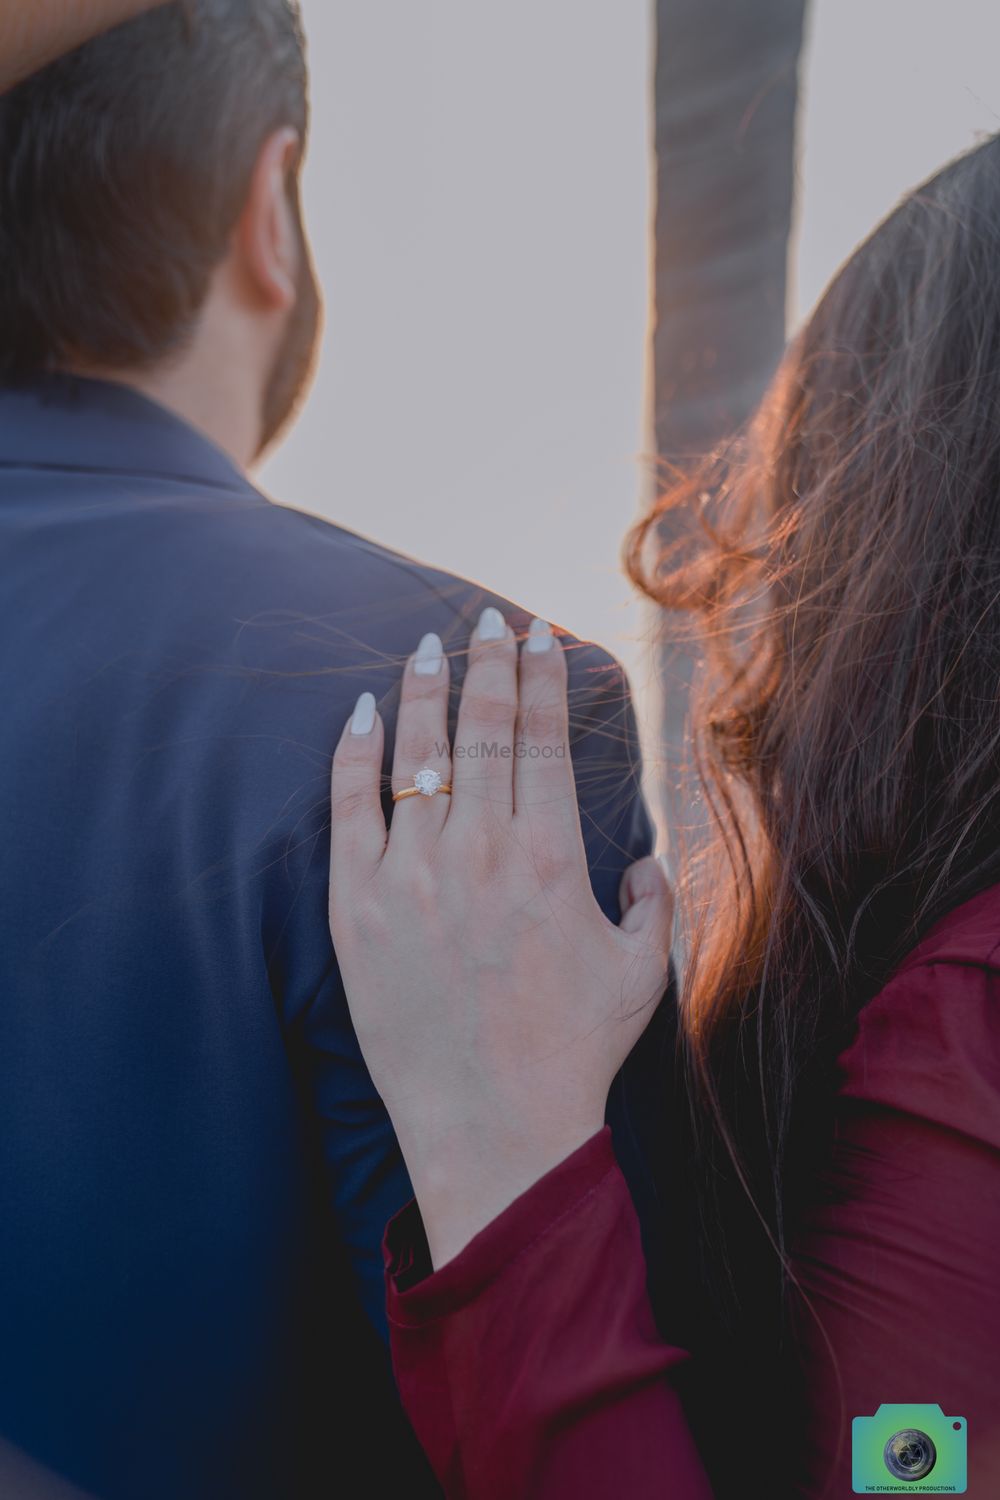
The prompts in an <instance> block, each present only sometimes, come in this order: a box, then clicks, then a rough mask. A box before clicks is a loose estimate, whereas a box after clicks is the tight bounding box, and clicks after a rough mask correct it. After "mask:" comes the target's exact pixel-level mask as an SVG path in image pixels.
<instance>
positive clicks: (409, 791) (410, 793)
mask: <svg viewBox="0 0 1000 1500" xmlns="http://www.w3.org/2000/svg"><path fill="white" fill-rule="evenodd" d="M439 792H447V794H448V796H449V797H450V796H451V787H450V786H449V785H448V783H447V782H446V781H443V782H442V783H441V785H440V786H439V787H436V788H435V789H434V791H433V792H422V791H421V790H420V788H419V787H418V786H408V787H404V788H403V790H402V791H401V792H393V794H392V800H393V802H402V800H403V798H404V797H428V796H430V797H436V796H437V795H438V793H439Z"/></svg>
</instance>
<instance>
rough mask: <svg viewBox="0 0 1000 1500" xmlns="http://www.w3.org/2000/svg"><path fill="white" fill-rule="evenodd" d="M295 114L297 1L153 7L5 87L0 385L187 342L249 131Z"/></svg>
mask: <svg viewBox="0 0 1000 1500" xmlns="http://www.w3.org/2000/svg"><path fill="white" fill-rule="evenodd" d="M307 117H308V104H307V74H306V63H305V45H304V40H303V35H302V27H301V21H300V16H299V10H298V4H297V0H180V3H174V4H169V5H164V6H161V7H160V8H158V9H155V10H152V11H150V12H148V13H147V14H145V15H142V16H140V17H139V18H138V19H136V20H134V21H130V22H128V23H126V24H125V25H122V26H119V27H117V28H116V29H114V30H113V31H109V32H107V33H105V34H104V35H103V36H99V37H97V38H95V39H94V40H93V41H90V42H88V43H86V44H85V45H84V46H82V47H80V48H78V49H77V51H75V52H73V53H70V54H69V55H68V56H66V57H64V58H62V59H60V60H59V61H57V62H55V63H53V64H51V65H50V66H49V67H47V68H45V69H44V70H43V71H41V72H39V73H36V74H35V75H34V76H33V77H31V78H28V79H26V80H25V81H24V82H23V83H21V84H19V85H18V86H17V87H16V88H14V89H12V90H11V91H10V92H9V93H7V94H5V95H3V96H2V97H0V330H2V333H0V382H8V383H9V382H11V381H14V380H18V379H21V378H23V377H30V376H31V375H34V374H37V373H39V372H41V371H44V370H47V369H50V368H53V367H59V366H63V365H70V366H74V365H75V366H84V367H90V368H96V369H101V368H104V369H112V370H129V369H135V370H142V369H147V368H150V367H151V366H153V365H155V364H157V363H158V362H161V361H162V360H164V359H165V358H167V357H169V356H171V355H172V354H174V353H175V352H176V351H177V350H179V349H181V348H183V346H184V344H185V342H186V340H187V339H188V337H189V335H190V334H191V332H192V330H193V329H194V327H195V325H196V323H197V320H198V315H199V312H200V311H201V309H202V306H203V304H204V302H205V298H206V296H207V294H208V291H209V287H210V284H211V280H212V275H213V272H214V271H215V269H216V267H217V266H218V265H219V264H220V262H221V261H222V260H223V259H224V257H225V255H226V253H227V249H228V246H229V242H230V239H231V236H232V233H233V229H234V226H235V225H236V223H237V220H238V219H239V216H240V214H241V211H242V209H243V207H244V203H245V200H246V197H247V193H248V191H249V188H250V184H251V179H252V177H253V173H254V169H255V164H256V162H257V159H258V156H259V154H260V151H261V148H262V145H263V144H264V142H265V141H266V140H267V139H268V138H269V137H270V136H272V135H273V133H274V132H275V131H276V130H279V129H281V128H282V127H290V128H292V129H293V130H294V131H295V132H296V133H297V135H298V137H299V139H300V140H301V141H302V142H303V143H304V141H305V134H306V127H307ZM288 190H289V194H290V196H291V197H292V199H293V201H294V204H295V212H296V214H297V213H298V196H297V193H298V159H296V160H295V162H294V165H293V167H292V170H291V171H290V174H289V182H288Z"/></svg>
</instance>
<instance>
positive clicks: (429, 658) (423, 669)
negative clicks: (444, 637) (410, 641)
mask: <svg viewBox="0 0 1000 1500" xmlns="http://www.w3.org/2000/svg"><path fill="white" fill-rule="evenodd" d="M443 661H444V647H443V646H442V645H441V637H440V636H439V635H435V633H434V631H433V630H432V631H430V632H429V633H428V634H427V635H425V636H424V638H423V640H422V641H421V642H420V645H419V646H418V647H417V654H416V656H415V657H414V658H413V670H414V672H415V673H416V674H417V676H418V677H436V676H437V674H438V673H439V672H440V670H441V663H442V662H443Z"/></svg>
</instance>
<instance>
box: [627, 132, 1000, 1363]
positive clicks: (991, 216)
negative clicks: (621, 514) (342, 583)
mask: <svg viewBox="0 0 1000 1500" xmlns="http://www.w3.org/2000/svg"><path fill="white" fill-rule="evenodd" d="M668 531H669V534H670V540H669V541H667V540H666V533H667V532H668ZM627 564H628V568H629V571H630V573H631V576H632V578H633V579H634V580H635V581H636V583H637V584H639V586H640V587H641V588H642V589H643V590H644V592H645V593H646V594H647V595H648V596H649V597H650V598H651V599H653V600H654V601H656V602H657V603H658V604H659V605H661V606H662V607H663V608H664V609H665V610H667V611H671V612H674V613H673V614H672V615H669V616H668V617H667V619H668V628H669V630H670V631H672V632H673V634H674V638H675V639H681V638H687V636H688V633H689V631H690V635H691V636H692V637H696V638H697V639H698V641H699V642H700V643H701V646H700V650H701V655H702V666H701V675H700V678H699V679H698V680H697V681H696V686H695V691H694V696H693V700H692V705H691V736H692V739H691V743H692V746H693V757H694V768H695V771H696V774H697V779H698V784H699V785H700V788H701V791H702V794H703V798H704V802H705V804H706V805H707V807H708V809H709V810H710V813H711V815H712V835H711V837H710V838H709V839H708V840H707V841H706V843H705V845H704V847H703V848H702V849H701V850H700V851H699V853H698V854H697V857H692V858H691V859H690V861H689V863H688V864H687V866H686V867H685V869H684V873H683V878H682V879H681V881H680V882H679V887H678V892H677V895H678V900H679V902H680V903H681V909H682V912H683V913H684V917H685V928H686V930H687V931H688V932H689V933H690V935H691V936H690V947H689V956H688V964H687V972H686V978H685V986H684V998H683V1006H682V1034H683V1050H684V1055H685V1060H686V1065H687V1070H688V1077H689V1095H690V1098H691V1101H692V1112H693V1120H694V1151H695V1158H696V1164H697V1165H696V1169H695V1172H694V1174H693V1175H694V1180H696V1181H697V1183H698V1184H699V1193H700V1196H701V1204H702V1212H701V1222H702V1227H703V1231H704V1232H703V1237H702V1265H703V1269H704V1275H705V1281H706V1284H707V1286H708V1288H709V1294H710V1298H711V1301H712V1304H713V1307H714V1309H715V1311H716V1312H717V1314H718V1316H719V1320H720V1326H721V1327H723V1328H724V1329H726V1330H728V1335H729V1336H731V1337H732V1338H733V1340H734V1343H733V1346H732V1347H733V1348H734V1349H736V1348H737V1347H738V1343H739V1338H740V1334H741V1330H742V1331H743V1332H744V1333H745V1332H746V1331H747V1330H748V1329H750V1328H752V1329H753V1339H754V1340H755V1341H757V1340H759V1339H760V1338H761V1336H762V1333H763V1331H764V1330H770V1334H771V1335H772V1336H773V1334H774V1332H775V1330H776V1329H777V1328H779V1326H780V1322H779V1319H778V1318H777V1316H776V1308H777V1306H778V1303H779V1302H780V1303H781V1304H782V1305H784V1306H787V1304H788V1301H789V1291H790V1284H789V1280H788V1276H787V1257H788V1255H789V1250H790V1245H791V1240H792V1237H793V1235H794V1228H795V1222H794V1221H795V1210H796V1205H797V1203H798V1202H799V1201H801V1194H802V1191H803V1187H804V1182H803V1174H804V1173H806V1172H809V1171H813V1170H815V1167H816V1163H817V1160H818V1153H819V1152H820V1151H821V1150H822V1149H823V1142H824V1139H825V1128H826V1121H827V1111H828V1109H829V1104H830V1100H831V1098H832V1095H833V1092H834V1088H835V1080H834V1075H833V1073H832V1065H833V1062H834V1059H835V1056H836V1052H837V1051H838V1050H839V1048H840V1047H841V1046H842V1045H844V1044H845V1043H846V1042H847V1041H849V1040H850V1036H851V1033H852V1028H853V1025H854V1023H855V1020H856V1017H857V1013H858V1011H859V1010H860V1008H861V1007H862V1006H863V1005H864V1003H865V1002H866V1001H867V1000H868V999H870V998H871V997H872V996H873V995H874V994H876V993H877V992H878V990H879V989H880V988H881V987H882V986H883V985H884V983H885V982H886V980H887V979H888V978H889V976H890V975H891V973H892V971H893V969H894V968H895V966H896V965H897V964H898V962H899V961H900V960H901V959H902V958H903V957H904V955H905V954H906V953H907V952H908V951H909V950H910V949H911V948H912V946H913V945H914V944H915V943H916V942H917V940H918V939H919V938H920V937H921V936H922V934H924V933H925V932H926V931H927V929H928V928H929V927H930V926H932V925H933V924H934V922H935V921H937V920H938V919H939V918H940V917H941V916H943V915H944V914H945V913H946V912H947V911H949V910H950V909H951V908H953V907H955V906H956V905H958V904H959V903H960V902H962V901H964V900H966V899H968V898H969V897H971V896H973V895H974V894H976V893H977V892H978V891H980V890H982V889H983V888H985V887H986V886H989V885H991V884H993V883H994V882H998V881H1000V137H992V138H990V139H989V140H987V141H985V142H984V143H983V144H981V145H980V146H978V147H976V148H975V149H973V150H972V151H970V152H969V153H967V154H966V155H964V156H962V157H960V158H959V159H957V160H956V161H954V162H952V163H951V164H949V165H948V166H947V167H945V168H944V169H943V170H942V171H941V172H939V173H938V174H937V175H936V176H935V177H933V178H931V179H930V180H929V181H928V182H926V183H925V184H924V185H923V186H921V187H920V188H918V189H916V190H915V191H914V192H913V193H912V194H910V195H909V196H908V197H907V198H905V199H904V200H903V201H902V202H901V204H900V205H899V206H898V207H897V208H896V209H895V211H894V212H893V213H892V214H890V216H889V217H888V218H887V219H885V220H884V222H883V223H881V224H880V225H879V226H878V228H877V229H876V230H875V231H874V233H873V234H872V235H871V236H870V237H869V239H868V240H866V241H865V243H864V244H863V245H862V246H861V247H860V248H859V249H858V250H857V251H856V252H855V254H854V255H853V256H852V257H851V259H850V260H849V261H848V262H847V263H846V265H845V266H844V267H843V268H842V269H841V271H840V272H839V274H838V275H837V276H836V277H835V279H834V280H833V282H832V283H831V285H830V286H829V288H828V290H827V291H826V293H825V295H824V296H823V298H822V300H821V301H820V303H819V305H818V307H817V308H816V310H815V312H814V313H813V315H812V317H811V318H810V319H809V321H808V323H807V324H806V326H805V327H804V328H803V329H802V331H801V332H800V333H799V334H798V336H797V337H796V338H795V339H794V341H793V342H792V344H791V345H790V347H789V349H788V351H787V353H786V356H785V358H784V360H783V363H782V365H781V367H780V369H779V371H778V373H777V376H776V377H775V379H774V381H773V384H772V386H771V388H770V390H769V392H768V394H767V397H766V399H765V400H764V402H763V404H762V406H761V408H760V410H759V411H758V413H757V415H756V417H755V418H754V420H753V422H752V423H751V424H750V426H749V427H748V429H747V430H746V432H745V433H743V434H742V435H741V436H740V437H739V438H738V439H736V440H734V441H733V442H732V443H731V444H729V445H728V447H727V448H726V449H725V450H724V451H722V452H720V453H718V454H716V455H714V456H713V458H712V459H711V461H710V462H709V463H708V464H707V465H706V466H705V467H704V468H703V469H702V470H701V471H700V472H697V473H695V474H692V475H689V476H687V477H684V478H682V479H679V480H678V481H677V482H676V483H675V484H673V485H671V486H670V487H668V488H667V490H666V492H665V493H664V494H663V495H662V497H661V498H660V499H659V501H658V503H657V505H656V506H655V508H654V510H653V511H652V513H651V514H650V515H649V516H647V517H646V518H644V520H643V521H642V522H641V524H640V525H639V526H638V527H637V528H636V529H635V531H634V532H633V534H632V535H631V537H630V538H629V543H628V548H627ZM685 616H687V617H688V618H687V620H686V619H685ZM675 625H676V630H674V626H675ZM783 1263H784V1269H783ZM769 1268H770V1271H769ZM770 1272H774V1274H773V1276H772V1275H771V1274H770ZM775 1299H777V1300H775Z"/></svg>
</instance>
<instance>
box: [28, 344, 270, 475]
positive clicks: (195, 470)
mask: <svg viewBox="0 0 1000 1500" xmlns="http://www.w3.org/2000/svg"><path fill="white" fill-rule="evenodd" d="M0 465H2V466H3V467H6V468H46V469H65V470H68V471H74V470H76V471H81V472H92V473H93V472H105V473H120V474H141V475H151V476H159V477H163V478H169V479H173V480H181V481H186V482H188V483H193V484H201V485H206V484H207V485H211V486H215V487H221V488H223V489H230V490H237V491H239V492H240V493H241V494H246V493H247V492H248V491H251V492H252V491H253V486H252V484H251V483H250V481H249V479H248V478H247V476H246V475H245V474H244V473H243V471H242V470H241V469H240V467H239V465H238V464H237V463H235V462H234V460H233V459H231V458H230V457H229V456H228V455H227V454H226V453H224V452H223V451H222V449H221V448H219V447H218V446H217V445H216V444H215V443H213V442H212V440H211V438H209V437H207V436H206V435H205V434H204V433H202V432H199V431H198V430H197V429H196V428H194V427H192V426H191V425H190V423H188V422H185V421H184V420H183V419H182V418H181V417H179V416H177V415H175V413H174V412H172V411H168V410H167V408H166V407H165V406H161V405H160V404H159V403H158V402H156V401H153V400H150V398H149V397H147V396H143V395H140V393H139V392H138V391H135V390H133V389H132V388H131V387H130V386H126V385H119V384H118V383H116V382H112V381H107V380H92V379H90V378H89V377H88V378H84V377H82V376H78V375H68V374H61V373H51V374H46V375H43V376H39V377H37V378H35V379H33V380H32V381H30V382H29V383H26V384H21V385H17V386H9V387H2V388H0Z"/></svg>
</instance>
